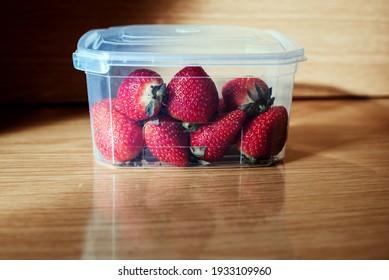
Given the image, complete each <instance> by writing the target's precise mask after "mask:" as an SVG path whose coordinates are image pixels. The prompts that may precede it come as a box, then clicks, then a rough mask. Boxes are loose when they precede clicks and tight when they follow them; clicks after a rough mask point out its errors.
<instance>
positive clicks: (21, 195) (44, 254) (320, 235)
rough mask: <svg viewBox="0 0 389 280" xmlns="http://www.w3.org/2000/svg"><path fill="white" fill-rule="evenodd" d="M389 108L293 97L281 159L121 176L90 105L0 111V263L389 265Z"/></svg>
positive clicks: (388, 103) (373, 102)
mask: <svg viewBox="0 0 389 280" xmlns="http://www.w3.org/2000/svg"><path fill="white" fill-rule="evenodd" d="M388 110H389V100H388V99H364V100H325V101H323V100H321V101H296V102H294V104H293V108H292V119H291V125H290V133H289V140H288V145H287V150H286V159H285V161H284V163H282V164H279V165H277V166H273V167H268V168H250V169H244V168H241V169H240V168H232V169H207V170H206V172H205V171H204V169H200V170H199V169H111V168H108V167H106V166H103V165H100V164H98V163H96V162H94V160H93V158H92V147H91V137H90V128H89V116H88V111H87V108H85V107H82V106H80V107H72V106H53V107H44V106H40V107H36V108H29V107H15V108H12V107H7V108H5V107H2V108H1V110H0V114H1V118H2V119H3V120H5V119H7V120H8V121H7V122H4V121H3V122H1V124H0V259H388V258H389V249H388V248H389V239H388V238H387V233H388V231H389V203H388V201H389V189H388V186H389V176H388V165H389V120H388V114H387V112H388ZM6 116H7V118H6ZM9 116H13V117H12V118H9Z"/></svg>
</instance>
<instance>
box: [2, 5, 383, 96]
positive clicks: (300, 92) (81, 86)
mask: <svg viewBox="0 0 389 280" xmlns="http://www.w3.org/2000/svg"><path fill="white" fill-rule="evenodd" d="M0 24H1V26H3V27H4V28H3V29H2V43H1V44H0V57H1V61H2V75H0V79H1V80H0V82H1V85H2V87H1V91H0V94H1V99H0V103H10V102H11V103H21V102H23V103H29V102H34V103H41V102H43V103H47V102H79V101H86V100H87V95H86V84H85V77H84V74H83V73H82V72H79V71H77V70H75V69H74V68H73V65H72V53H73V52H74V51H75V50H76V45H77V41H78V39H79V38H80V36H81V35H82V34H84V33H85V32H86V31H88V30H90V29H95V28H107V27H110V26H117V25H128V24H233V25H242V26H251V27H256V28H262V29H275V30H278V31H280V32H282V33H285V34H287V35H288V36H290V37H292V38H294V39H295V40H296V41H298V42H299V43H300V44H301V45H302V46H304V48H305V50H306V55H307V57H308V61H307V62H304V63H302V64H301V65H300V67H299V69H298V72H297V76H296V83H297V85H298V86H297V87H296V91H295V96H303V97H306V96H313V97H317V96H349V95H358V96H361V95H362V96H388V95H389V92H388V86H387V78H388V76H389V1H386V0H371V1H368V2H366V1H364V0H356V1H350V0H329V1H309V0H301V1H291V0H280V1H270V0H259V1H252V0H241V1H233V0H223V1H218V0H193V1H173V0H153V1H152V0H143V1H97V0H84V1H75V0H68V1H51V0H50V1H47V0H45V1H43V0H37V1H33V2H31V1H22V2H20V1H17V2H16V1H13V2H11V1H6V3H5V4H3V5H2V10H1V17H0ZM312 88H314V89H315V90H312Z"/></svg>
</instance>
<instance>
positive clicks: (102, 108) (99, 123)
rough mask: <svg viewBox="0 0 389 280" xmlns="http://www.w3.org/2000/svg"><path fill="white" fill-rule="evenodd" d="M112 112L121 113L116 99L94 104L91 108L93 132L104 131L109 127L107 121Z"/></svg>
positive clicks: (107, 99)
mask: <svg viewBox="0 0 389 280" xmlns="http://www.w3.org/2000/svg"><path fill="white" fill-rule="evenodd" d="M113 110H117V111H119V112H121V107H120V103H119V100H118V99H117V98H106V99H103V100H100V101H98V102H96V103H95V104H94V105H93V106H92V108H91V118H92V120H93V128H94V129H95V130H96V129H99V130H101V129H106V128H107V126H109V125H110V123H109V121H108V120H109V119H110V115H111V111H113ZM121 113H123V112H121Z"/></svg>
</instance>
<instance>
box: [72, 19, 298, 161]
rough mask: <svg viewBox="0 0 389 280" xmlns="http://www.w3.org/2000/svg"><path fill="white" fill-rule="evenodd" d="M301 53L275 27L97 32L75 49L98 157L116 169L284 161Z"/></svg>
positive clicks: (146, 27) (133, 27)
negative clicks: (84, 75)
mask: <svg viewBox="0 0 389 280" xmlns="http://www.w3.org/2000/svg"><path fill="white" fill-rule="evenodd" d="M304 60H305V56H304V49H303V48H302V47H301V46H299V45H298V44H297V43H296V42H294V41H293V40H291V39H290V38H287V37H286V36H284V35H282V34H280V33H278V32H275V31H271V30H259V29H254V28H245V27H237V26H201V25H200V26H198V25H197V26H192V25H131V26H119V27H111V28H108V29H99V30H91V31H89V32H87V33H86V34H84V35H83V36H82V37H81V38H80V40H79V42H78V46H77V50H76V52H75V53H74V54H73V63H74V67H75V68H76V69H79V70H83V71H85V73H86V77H87V88H88V100H89V107H90V114H91V127H92V139H93V150H94V155H95V158H96V159H97V160H98V161H100V162H104V163H107V164H110V165H112V166H117V167H152V166H158V167H160V166H178V167H203V166H206V167H228V166H230V167H239V166H247V167H250V166H266V165H271V164H273V163H276V162H279V161H281V160H282V159H283V158H284V156H285V146H286V140H287V132H288V123H289V116H290V108H291V103H292V94H293V84H294V76H295V73H296V69H297V64H298V62H300V61H304Z"/></svg>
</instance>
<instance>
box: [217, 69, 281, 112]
mask: <svg viewBox="0 0 389 280" xmlns="http://www.w3.org/2000/svg"><path fill="white" fill-rule="evenodd" d="M222 95H223V99H224V103H225V107H226V108H227V110H233V109H236V108H241V109H245V110H247V109H250V107H251V106H253V105H255V104H257V105H258V106H263V108H262V107H261V108H260V111H264V110H266V109H267V108H269V107H270V106H271V105H272V104H273V100H274V99H271V98H270V95H271V89H269V88H268V86H267V84H266V83H265V82H264V81H262V80H261V79H259V78H254V77H245V78H237V79H234V80H231V81H229V82H227V83H226V84H225V85H224V86H223V89H222ZM256 109H257V108H256ZM257 113H259V112H256V114H257Z"/></svg>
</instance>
